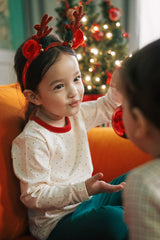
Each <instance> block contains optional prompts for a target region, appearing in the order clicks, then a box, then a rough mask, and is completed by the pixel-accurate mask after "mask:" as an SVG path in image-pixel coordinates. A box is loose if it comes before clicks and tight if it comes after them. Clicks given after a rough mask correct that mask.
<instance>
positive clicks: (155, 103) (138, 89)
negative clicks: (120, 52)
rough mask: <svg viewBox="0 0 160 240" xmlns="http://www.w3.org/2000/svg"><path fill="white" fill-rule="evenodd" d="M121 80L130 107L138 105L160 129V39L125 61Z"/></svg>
mask: <svg viewBox="0 0 160 240" xmlns="http://www.w3.org/2000/svg"><path fill="white" fill-rule="evenodd" d="M121 82H122V87H123V88H124V91H125V94H126V97H127V98H128V100H129V104H130V108H133V107H138V108H139V109H140V110H141V111H142V112H143V114H144V116H145V117H146V118H147V119H148V120H149V121H150V122H151V123H153V124H154V125H155V126H156V127H158V128H159V129H160V39H159V40H157V41H154V42H152V43H150V44H148V45H147V46H145V47H144V48H142V49H141V50H139V51H137V52H136V53H135V54H133V56H132V57H131V58H128V59H127V60H126V61H125V62H124V64H123V66H122V75H121Z"/></svg>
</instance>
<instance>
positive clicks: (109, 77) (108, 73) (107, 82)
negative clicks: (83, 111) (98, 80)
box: [106, 70, 112, 85]
mask: <svg viewBox="0 0 160 240" xmlns="http://www.w3.org/2000/svg"><path fill="white" fill-rule="evenodd" d="M106 76H107V81H106V84H108V85H109V84H110V82H111V78H112V73H111V72H109V71H108V70H106Z"/></svg>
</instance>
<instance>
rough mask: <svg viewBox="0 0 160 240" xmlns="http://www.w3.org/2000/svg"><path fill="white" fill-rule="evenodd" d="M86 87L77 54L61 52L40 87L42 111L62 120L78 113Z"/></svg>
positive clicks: (52, 117) (39, 94)
mask: <svg viewBox="0 0 160 240" xmlns="http://www.w3.org/2000/svg"><path fill="white" fill-rule="evenodd" d="M83 94H84V87H83V83H82V79H81V73H80V69H79V65H78V61H77V59H76V57H75V56H72V55H69V54H63V53H61V54H60V56H59V58H58V59H57V61H56V62H55V63H54V64H53V65H52V66H51V67H50V68H49V70H48V71H47V72H46V74H45V75H44V77H43V79H42V81H41V82H40V84H39V87H38V94H37V98H38V100H39V105H40V111H41V112H42V113H43V114H44V115H45V116H46V117H48V118H49V119H53V120H60V119H63V118H64V117H66V116H73V115H75V114H76V113H78V111H79V108H80V103H81V101H82V99H83Z"/></svg>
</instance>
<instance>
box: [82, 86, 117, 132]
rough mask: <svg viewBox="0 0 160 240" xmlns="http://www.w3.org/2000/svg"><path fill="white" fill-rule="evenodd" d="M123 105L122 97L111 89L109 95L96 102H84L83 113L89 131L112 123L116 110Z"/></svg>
mask: <svg viewBox="0 0 160 240" xmlns="http://www.w3.org/2000/svg"><path fill="white" fill-rule="evenodd" d="M120 104H121V96H120V94H119V93H118V92H117V90H116V89H115V88H112V87H110V88H109V90H108V92H107V94H106V95H105V96H103V97H100V98H99V99H98V100H96V101H89V102H84V103H82V105H81V113H82V116H83V121H84V122H85V125H86V129H87V131H88V130H90V129H91V128H93V127H96V126H98V125H100V124H103V123H106V122H108V121H111V119H112V115H113V112H114V110H115V109H116V108H117V107H118V106H119V105H120Z"/></svg>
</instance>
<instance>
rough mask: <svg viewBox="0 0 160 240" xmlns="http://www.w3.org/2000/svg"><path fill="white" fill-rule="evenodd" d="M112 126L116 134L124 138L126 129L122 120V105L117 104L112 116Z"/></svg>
mask: <svg viewBox="0 0 160 240" xmlns="http://www.w3.org/2000/svg"><path fill="white" fill-rule="evenodd" d="M112 127H113V129H114V131H115V133H116V134H117V135H119V136H120V137H123V138H126V130H125V128H124V125H123V120H122V106H119V107H118V108H117V109H116V110H115V112H114V113H113V116H112Z"/></svg>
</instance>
